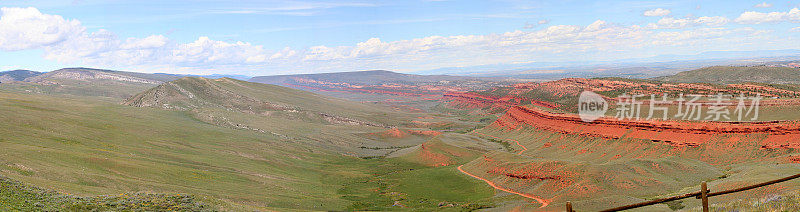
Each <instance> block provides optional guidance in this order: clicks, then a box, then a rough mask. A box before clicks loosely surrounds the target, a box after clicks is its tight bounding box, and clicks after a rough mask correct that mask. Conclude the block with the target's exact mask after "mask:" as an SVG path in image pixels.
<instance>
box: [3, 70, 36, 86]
mask: <svg viewBox="0 0 800 212" xmlns="http://www.w3.org/2000/svg"><path fill="white" fill-rule="evenodd" d="M41 74H42V72H36V71H29V70H13V71H3V72H0V83H7V82H13V81H23V80H25V79H27V78H30V77H35V76H39V75H41Z"/></svg>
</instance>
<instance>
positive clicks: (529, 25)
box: [523, 19, 550, 29]
mask: <svg viewBox="0 0 800 212" xmlns="http://www.w3.org/2000/svg"><path fill="white" fill-rule="evenodd" d="M547 23H550V21H549V20H547V19H542V20H539V21H537V22H536V23H530V22H525V27H523V28H525V29H533V28H536V27H537V26H539V25H545V24H547Z"/></svg>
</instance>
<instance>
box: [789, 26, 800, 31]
mask: <svg viewBox="0 0 800 212" xmlns="http://www.w3.org/2000/svg"><path fill="white" fill-rule="evenodd" d="M789 31H792V32H800V27H795V28H792V29H789Z"/></svg>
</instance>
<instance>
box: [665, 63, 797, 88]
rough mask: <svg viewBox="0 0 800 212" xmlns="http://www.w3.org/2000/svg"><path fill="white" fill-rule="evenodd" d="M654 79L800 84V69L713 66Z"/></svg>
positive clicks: (696, 81)
mask: <svg viewBox="0 0 800 212" xmlns="http://www.w3.org/2000/svg"><path fill="white" fill-rule="evenodd" d="M654 79H656V80H661V81H666V82H673V83H718V84H731V83H743V82H756V83H770V84H800V69H798V68H790V67H769V66H711V67H706V68H701V69H696V70H692V71H684V72H679V73H677V74H675V75H672V76H664V77H657V78H654Z"/></svg>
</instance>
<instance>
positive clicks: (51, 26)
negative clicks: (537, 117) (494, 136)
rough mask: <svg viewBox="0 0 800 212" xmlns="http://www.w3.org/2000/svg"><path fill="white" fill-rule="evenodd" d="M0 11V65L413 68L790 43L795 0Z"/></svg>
mask: <svg viewBox="0 0 800 212" xmlns="http://www.w3.org/2000/svg"><path fill="white" fill-rule="evenodd" d="M0 8H1V9H0V70H10V69H30V70H36V71H50V70H54V69H58V68H62V67H76V66H82V67H95V68H106V69H115V70H126V71H138V72H150V73H153V72H166V73H182V74H186V73H193V74H212V73H219V74H245V75H251V76H255V75H272V74H290V73H318V72H337V71H356V70H368V69H385V70H394V71H401V72H412V71H422V70H430V69H436V68H443V67H468V66H476V65H494V64H515V63H528V62H568V61H606V60H617V59H626V58H643V57H651V56H656V55H666V54H679V55H687V54H688V55H690V54H697V53H701V52H705V51H730V50H738V51H742V50H778V49H800V39H798V38H800V9H798V8H800V1H786V0H776V1H766V2H765V1H696V0H684V1H681V0H678V1H569V0H564V1H523V0H494V1H491V0H486V1H462V0H404V1H396V0H391V1H378V0H372V1H352V0H344V1H311V0H293V1H284V0H275V1H269V0H261V1H247V0H241V1H222V0H200V1H167V0H158V1H149V0H138V1H125V0H105V1H94V0H72V1H51V0H37V1H31V0H0ZM689 59H690V58H689Z"/></svg>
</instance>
